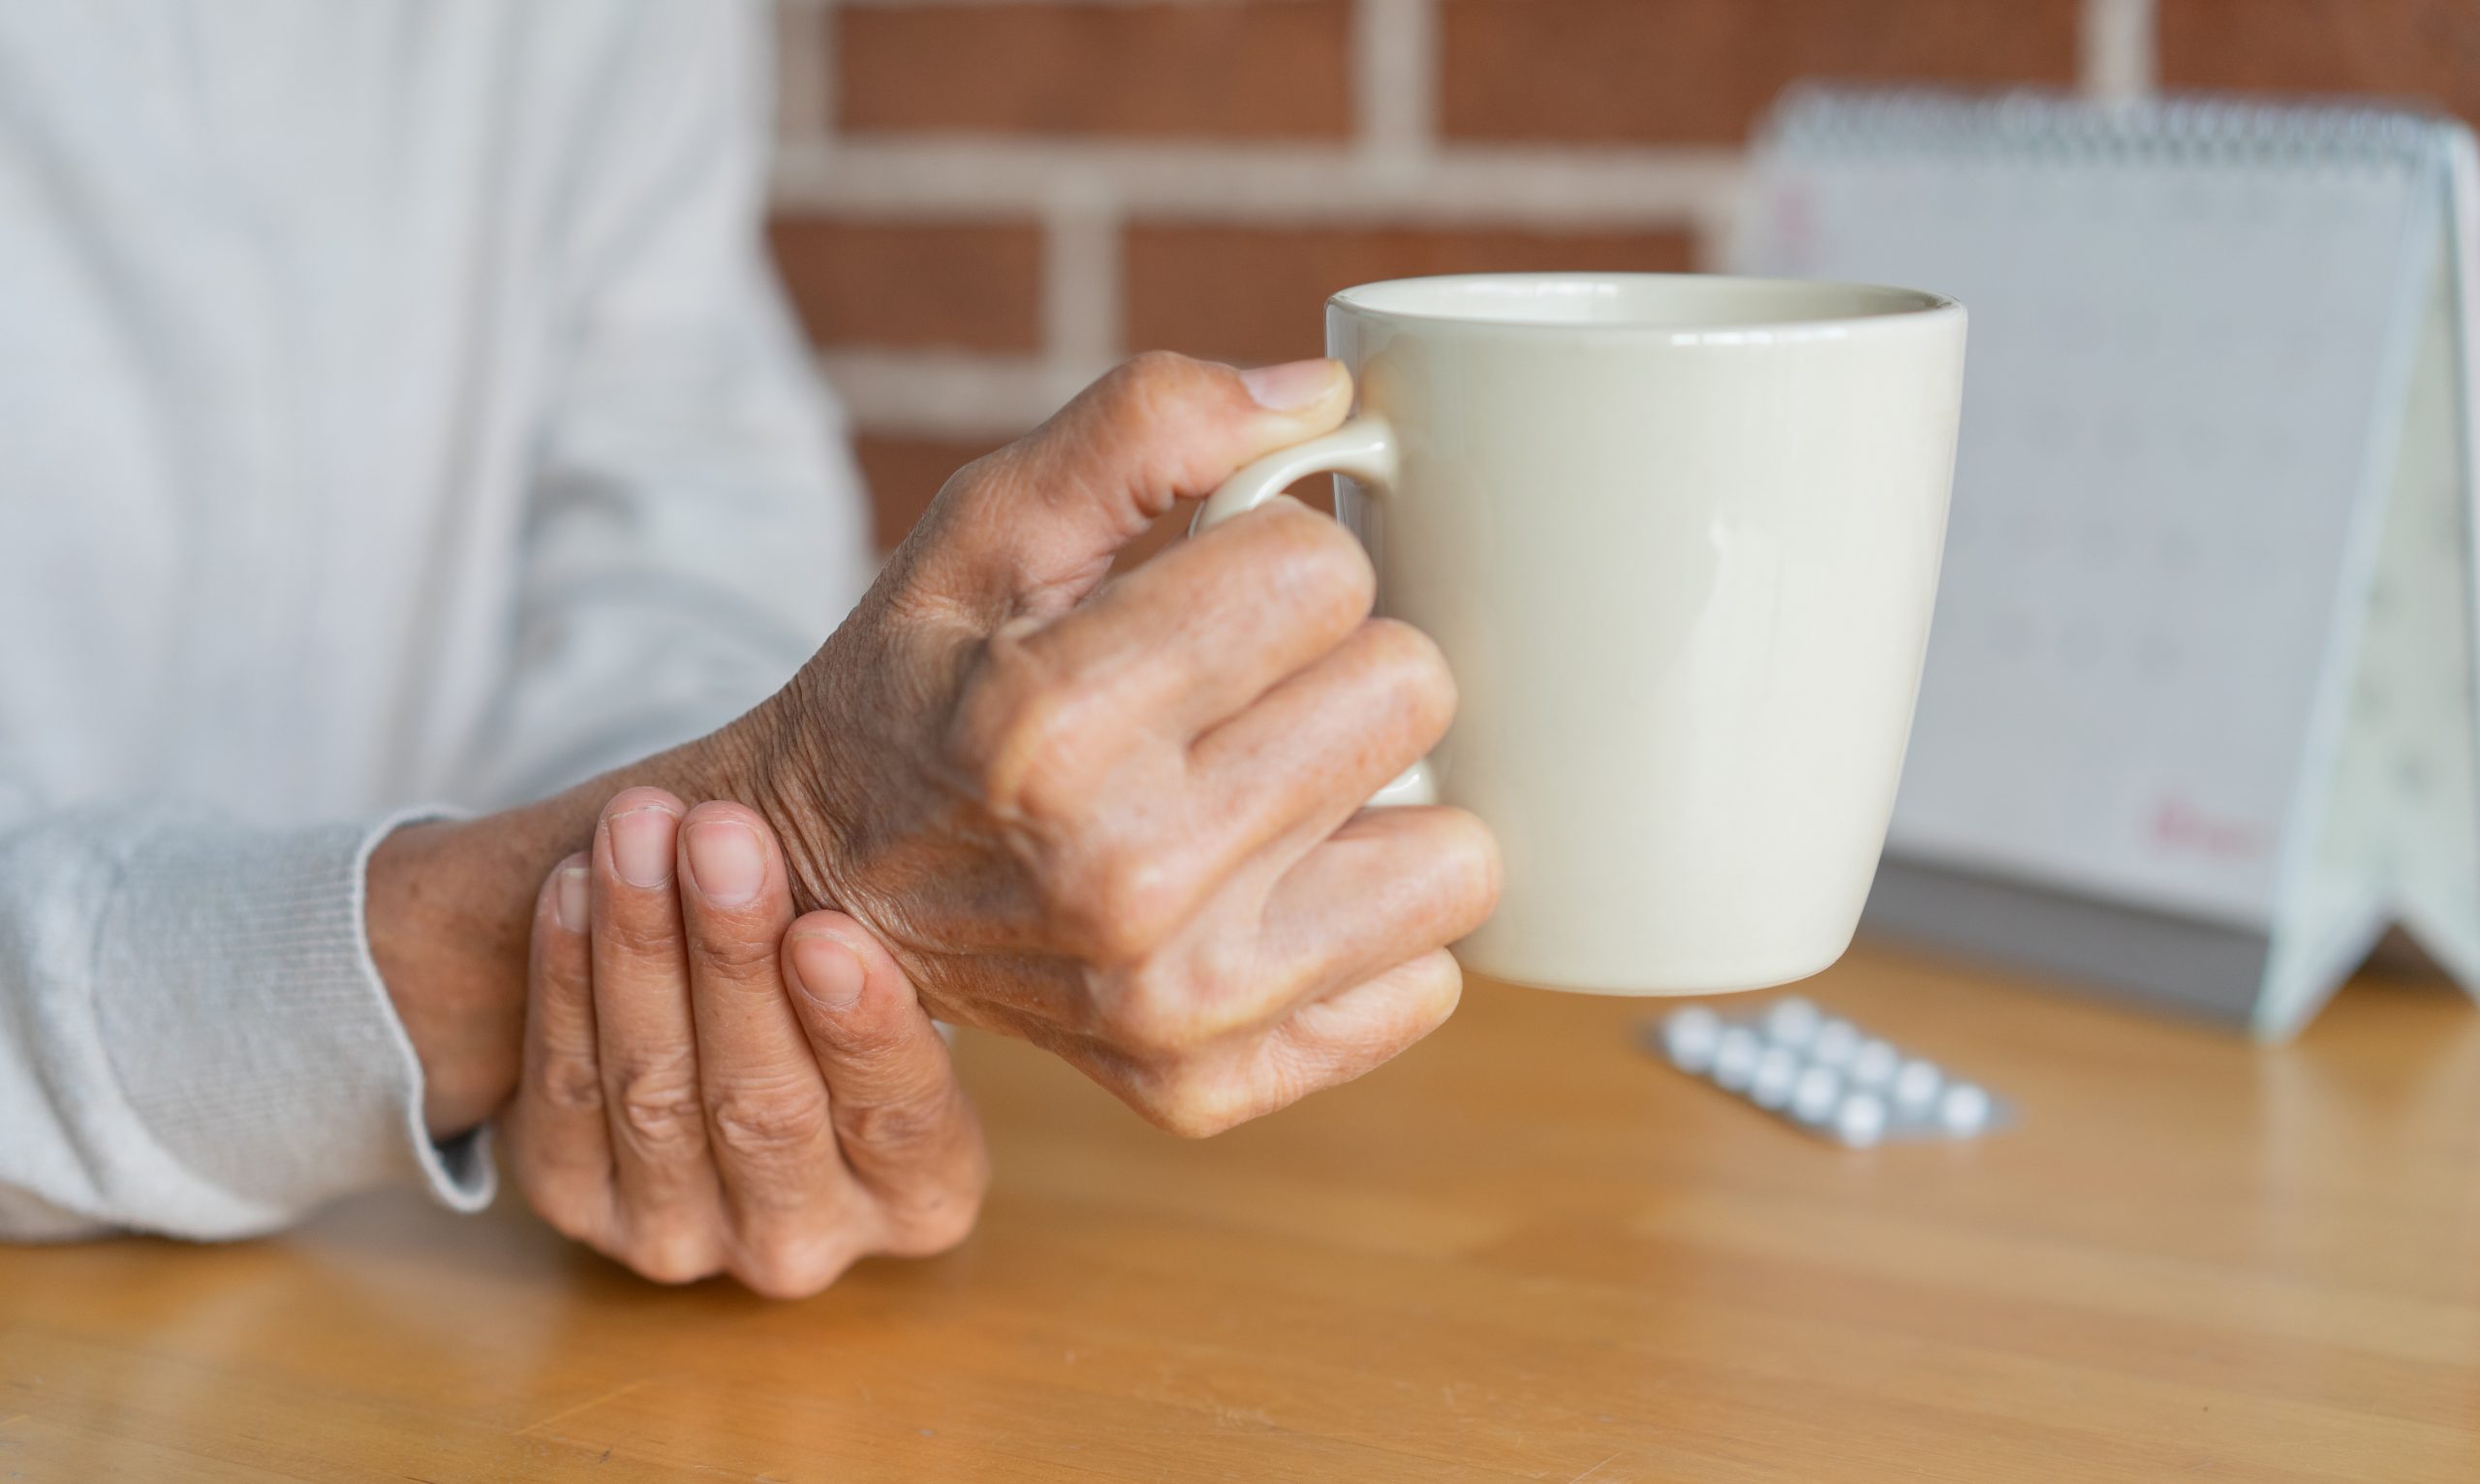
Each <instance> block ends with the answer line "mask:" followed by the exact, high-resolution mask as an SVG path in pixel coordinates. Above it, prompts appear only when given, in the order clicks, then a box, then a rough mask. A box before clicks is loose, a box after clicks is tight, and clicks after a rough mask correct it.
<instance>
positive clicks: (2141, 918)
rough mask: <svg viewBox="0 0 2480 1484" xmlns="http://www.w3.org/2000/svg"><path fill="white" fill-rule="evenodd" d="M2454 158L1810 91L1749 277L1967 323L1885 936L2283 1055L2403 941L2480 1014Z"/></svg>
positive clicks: (2177, 112)
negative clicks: (1951, 478) (2367, 961)
mask: <svg viewBox="0 0 2480 1484" xmlns="http://www.w3.org/2000/svg"><path fill="white" fill-rule="evenodd" d="M2476 179H2480V177H2476V176H2475V171H2474V169H2473V151H2472V143H2471V138H2470V136H2469V134H2468V133H2467V132H2465V130H2463V129H2462V128H2461V127H2459V126H2457V125H2455V124H2453V123H2451V122H2449V121H2445V120H2441V119H2435V118H2431V117H2426V116H2422V115H2417V114H2410V113H2403V112H2395V111H2388V110H2380V109H2373V108H2351V107H2340V106H2330V107H2329V106H2319V107H2275V106H2270V105H2267V104H2264V103H2262V102H2258V101H2251V100H2237V99H2175V100H2169V101H2163V102H2158V103H2151V104H2133V105H2125V104H2119V105H2103V104H2093V103H2087V102H2082V101H2078V100H2073V99H2066V98H2059V97H2052V96H2042V95H2009V96H2002V97H1997V98H1959V97H1951V96H1939V95H1924V94H1918V93H1860V92H1836V91H1822V90H1820V91H1807V92H1802V93H1799V94H1796V95H1794V96H1792V97H1791V98H1789V99H1788V100H1786V102H1785V103H1784V104H1783V106H1782V107H1781V108H1779V109H1778V110H1777V113H1776V115H1775V117H1774V119H1773V121H1772V123H1771V125H1770V127H1769V129H1768V131H1767V133H1766V136H1765V138H1764V140H1763V143H1762V145H1761V148H1760V150H1759V152H1758V155H1757V163H1756V166H1755V168H1754V170H1753V177H1752V180H1753V188H1752V199H1751V201H1750V203H1749V211H1748V213H1747V216H1746V218H1745V226H1744V230H1743V232H1742V236H1741V240H1740V242H1739V245H1738V248H1737V257H1738V259H1739V262H1740V264H1741V265H1742V266H1743V267H1744V268H1745V269H1747V270H1748V271H1752V272H1764V273H1778V274H1791V275H1797V276H1804V277H1821V278H1845V279H1860V280H1868V281H1877V282H1887V283H1898V284H1906V285H1911V286H1915V287H1920V288H1927V289H1934V290H1937V291H1938V292H1940V293H1945V294H1953V295H1954V296H1955V297H1957V298H1960V299H1962V300H1963V301H1964V303H1965V304H1966V305H1967V306H1968V307H1969V309H1970V311H1971V315H1972V327H1971V348H1970V353H1969V360H1970V364H1969V370H1968V372H1967V377H1966V390H1965V402H1964V423H1963V433H1962V444H1961V448H1960V452H1959V456H1958V463H1957V469H1956V476H1955V496H1954V509H1953V516H1952V521H1951V526H1950V531H1949V536H1948V543H1947V554H1946V566H1945V571H1944V573H1943V576H1942V579H1941V586H1940V591H1939V596H1938V616H1937V620H1936V624H1935V627H1934V629H1933V632H1932V635H1931V640H1930V654H1929V662H1928V668H1927V671H1926V673H1925V675H1924V677H1923V683H1922V691H1921V697H1920V706H1919V712H1918V721H1917V723H1916V726H1915V729H1914V732H1913V737H1912V743H1911V751H1910V755H1909V757H1908V760H1907V766H1906V770H1905V774H1904V783H1903V789H1902V793H1901V797H1900V799H1899V802H1898V804H1897V806H1896V817H1895V824H1894V830H1893V833H1892V837H1891V841H1890V844H1889V854H1888V860H1887V863H1886V866H1885V868H1884V869H1883V870H1882V871H1881V873H1880V875H1879V880H1878V886H1877V890H1876V894H1875V896H1874V897H1873V899H1872V902H1871V908H1870V916H1871V920H1872V921H1873V922H1874V923H1876V925H1877V926H1878V927H1879V928H1881V929H1886V930H1890V931H1894V932H1897V933H1904V934H1910V935H1914V936H1927V937H1931V938H1935V939H1938V940H1942V941H1945V942H1948V943H1956V944H1958V945H1961V946H1965V947H1968V948H1971V949H1976V950H1979V951H1982V952H1986V953H1994V954H1998V955H2001V956H2004V957H2007V958H2011V959H2014V960H2017V961H2020V962H2025V963H2029V964H2031V965H2034V966H2037V967H2040V968H2043V969H2046V970H2050V971H2053V972H2058V973H2062V974H2066V975H2068V976H2070V977H2074V978H2081V979H2087V980H2092V981H2097V982H2100V983H2104V984H2110V985H2116V986H2118V987H2120V988H2122V989H2124V990H2129V991H2133V992H2136V993H2138V994H2141V995H2145V996H2148V997H2152V998H2155V999H2159V1000H2163V1001H2167V1002H2171V1003H2175V1004H2178V1005H2185V1006H2187V1007H2190V1008H2195V1009H2200V1010H2204V1011H2207V1012H2209V1013H2215V1014H2218V1015H2222V1016H2225V1017H2228V1018H2232V1019H2236V1020H2242V1021H2245V1022H2246V1023H2247V1024H2248V1025H2249V1026H2250V1027H2251V1028H2252V1029H2253V1030H2254V1031H2255V1032H2256V1033H2257V1034H2259V1035H2261V1036H2284V1035H2287V1034H2289V1033H2290V1032H2291V1031H2292V1030H2294V1029H2296V1027H2297V1026H2299V1025H2300V1024H2301V1023H2302V1022H2303V1021H2305V1020H2306V1019H2307V1018H2308V1016H2310V1014H2312V1013H2313V1011H2314V1010H2315V1008H2316V1007H2317V1006H2318V1005H2321V1004H2322V1003H2323V1001H2324V998H2325V996H2326V995H2327V994H2329V993H2330V992H2331V991H2332V989H2333V987H2334V986H2335V985H2336V984H2337V983H2338V982H2339V981H2340V979H2341V977H2343V976H2344V975H2346V974H2348V972H2349V970H2350V969H2351V968H2352V967H2353V966H2354V965H2356V963H2357V962H2358V961H2359V959H2360V958H2361V957H2362V956H2364V955H2365V953H2366V952H2367V950H2368V948H2369V946H2370V945H2371V944H2372V943H2373V941H2374V940H2375V938H2376V937H2377V935H2378V934H2379V933H2381V932H2382V931H2383V929H2384V928H2385V926H2386V925H2387V924H2388V923H2390V922H2394V921H2401V922H2402V923H2403V925H2404V926H2406V927H2407V928H2408V929H2409V930H2410V931H2411V932H2412V933H2413V934H2414V935H2415V936H2416V937H2417V938H2418V939H2419V940H2420V941H2421V942H2422V943H2424V944H2425V945H2426V946H2427V948H2428V949H2429V950H2430V952H2431V953H2432V954H2433V955H2434V957H2435V958H2436V959H2437V960H2438V961H2439V962H2441V963H2442V964H2444V965H2445V966H2446V967H2447V969H2448V970H2449V971H2451V972H2452V973H2454V974H2456V975H2457V976H2458V977H2459V978H2460V979H2461V980H2462V981H2463V983H2464V984H2465V986H2466V987H2475V988H2476V992H2480V752H2475V749H2480V726H2476V725H2475V720H2474V704H2475V703H2474V687H2473V665H2474V655H2475V644H2474V639H2475V625H2474V610H2473V594H2474V583H2473V580H2472V572H2473V568H2474V544H2473V529H2474V527H2473V521H2472V508H2473V498H2474V488H2475V479H2474V463H2473V443H2474V430H2475V426H2480V415H2475V409H2480V402H2475V397H2474V389H2473V374H2472V369H2473V354H2474V348H2475V345H2480V334H2475V332H2474V325H2475V321H2474V314H2475V305H2474V303H2473V297H2474V295H2475V294H2480V259H2475V251H2474V241H2475V203H2480V188H2476V187H2475V180H2476Z"/></svg>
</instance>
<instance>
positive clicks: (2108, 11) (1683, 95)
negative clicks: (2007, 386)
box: [773, 0, 2480, 546]
mask: <svg viewBox="0 0 2480 1484" xmlns="http://www.w3.org/2000/svg"><path fill="white" fill-rule="evenodd" d="M779 41H780V56H781V67H782V84H781V96H780V110H779V111H780V133H781V153H780V157H779V163H778V170H777V180H776V220H775V225H774V232H773V236H774V245H775V250H776V253H777V256H778V258H779V260H780V262H781V263H782V266H783V269H784V273H785V276H786V278H787V280H788V282H789V283H790V285H791V291H792V294H793V296H794V298H795V300H796V302H797V305H798V308H799V310H800V313H801V316H802V319H803V321H804V323H805V325H807V327H808V330H809V333H810V335H811V337H812V339H813V340H814V341H815V343H816V344H817V346H818V348H819V352H820V355H821V357H822V365H823V366H824V368H825V370H826V373H827V375H828V376H829V378H830V379H831V380H832V382H833V383H834V385H835V386H836V387H837V388H838V390H839V391H840V392H841V393H842V395H843V397H844V398H845V400H846V402H847V404H848V406H849V408H850V409H851V412H852V414H853V420H854V425H855V431H856V434H857V441H858V447H859V449H860V454H861V459H862V464H863V466H864V468H865V470H866V472H867V474H868V476H869V480H870V485H871V490H872V493H873V497H874V499H875V501H876V506H877V510H876V519H877V526H878V532H879V537H880V541H881V543H882V545H883V546H884V545H891V544H892V543H893V542H894V541H896V539H897V538H899V537H900V536H902V534H903V533H904V532H905V530H906V529H907V528H909V527H910V526H911V524H912V522H913V520H914V518H915V515H917V514H918V513H919V511H920V510H921V508H922V507H923V506H924V505H926V504H927V503H928V502H929V499H930V497H931V495H932V494H934V493H935V492H936V491H937V489H938V487H939V485H940V483H941V482H942V481H943V480H944V479H946V475H947V474H948V473H949V472H950V471H952V470H953V469H954V468H955V467H956V466H958V465H959V464H961V463H963V462H965V461H966V460H968V459H971V458H973V457H976V456H977V455H979V454H981V453H983V452H985V451H987V450H988V449H990V448H993V447H995V446H997V445H998V444H1000V443H1002V442H1005V441H1006V440H1008V438H1011V437H1013V436H1014V435H1015V434H1017V433H1019V432H1021V431H1023V430H1024V429H1025V428H1026V427H1028V426H1030V425H1031V424H1033V423H1035V422H1037V421H1039V420H1040V418H1041V417H1044V416H1046V415H1047V414H1048V412H1049V411H1050V410H1051V409H1052V408H1053V407H1055V406H1056V405H1058V403H1059V402H1060V401H1062V400H1064V399H1065V398H1066V397H1067V395H1068V394H1069V393H1070V392H1071V391H1073V390H1074V389H1075V388H1076V387H1077V386H1081V385H1083V384H1084V383H1085V382H1086V381H1087V380H1089V379H1091V378H1092V377H1093V376H1094V375H1095V374H1097V373H1098V372H1099V371H1100V370H1101V369H1102V368H1103V367H1105V366H1107V365H1108V364H1110V363H1111V362H1112V361H1114V360H1116V359H1117V358H1119V357H1120V356H1124V355H1126V354H1128V353H1130V352H1132V351H1134V350H1140V349H1147V348H1155V347H1163V348H1168V349H1173V350H1179V351H1185V352H1189V353H1192V354H1194V355H1199V356H1215V357H1218V358H1222V359H1227V360H1235V361H1240V362H1254V361H1271V360H1280V359H1285V358H1288V357H1291V356H1309V355H1315V354H1317V353H1318V349H1319V347H1320V341H1321V335H1322V329H1321V319H1320V312H1319V305H1320V302H1321V301H1322V300H1323V298H1324V297H1325V295H1326V294H1329V293H1332V292H1333V291H1334V290H1336V289H1339V288H1343V287H1345V286H1347V285H1349V284H1354V283H1361V282H1366V281H1369V280H1373V279H1381V278H1392V277H1398V276H1402V275H1406V274H1415V273H1445V272H1462V271H1473V270H1484V269H1488V270H1506V269H1524V268H1553V267H1556V268H1577V269H1612V270H1617V269H1639V270H1662V269H1681V268H1694V267H1710V266H1718V265H1720V257H1721V253H1722V252H1723V250H1724V244H1725V243H1726V242H1727V240H1728V236H1729V232H1730V231H1731V229H1732V226H1733V214H1734V212H1735V210H1736V209H1737V207H1738V202H1739V200H1740V194H1741V193H1740V186H1741V180H1742V169H1743V160H1744V155H1743V151H1744V146H1745V143H1746V141H1747V139H1748V137H1749V133H1750V130H1751V128H1752V125H1753V124H1754V123H1755V122H1756V121H1757V120H1758V119H1759V118H1760V116H1761V115H1762V114H1763V113H1764V111H1765V109H1766V108H1767V106H1768V104H1769V103H1770V102H1771V101H1772V100H1773V99H1774V97H1775V95H1776V94H1777V93H1778V92H1779V91H1780V90H1781V89H1782V88H1783V86H1784V85H1785V84H1787V83H1789V82H1791V81H1793V80H1794V79H1798V78H1803V77H1831V78H1837V79H1845V80H1861V81H1884V82H1912V81H1917V82H1927V83H1933V84H1941V85H1951V86H1965V87H1977V86H2005V85H2010V84H2034V85H2042V86H2050V87H2061V88H2069V89H2074V90H2077V91H2080V92H2082V93H2085V94H2087V95H2091V96H2096V97H2138V96H2143V95H2147V94H2149V93H2152V92H2154V91H2155V90H2158V89H2172V88H2198V87H2211V88H2245V89H2263V90H2279V91H2293V92H2299V91H2305V92H2313V93H2358V94H2371V95H2377V96H2382V97H2389V98H2397V99H2403V100H2407V101H2419V102H2425V103H2427V104H2429V105H2430V106H2433V107H2442V108H2446V109H2448V110H2451V111H2454V112H2456V113H2459V114H2460V115H2461V116H2463V117H2464V118H2465V119H2466V120H2468V119H2472V118H2480V4H2474V3H2472V0H785V3H784V4H783V6H782V10H781V14H780V17H779Z"/></svg>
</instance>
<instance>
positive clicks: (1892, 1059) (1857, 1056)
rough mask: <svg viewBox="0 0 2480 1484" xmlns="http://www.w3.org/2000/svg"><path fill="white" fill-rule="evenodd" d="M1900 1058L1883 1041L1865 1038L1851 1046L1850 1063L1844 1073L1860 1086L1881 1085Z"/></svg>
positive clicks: (1893, 1049)
mask: <svg viewBox="0 0 2480 1484" xmlns="http://www.w3.org/2000/svg"><path fill="white" fill-rule="evenodd" d="M1902 1060H1903V1058H1902V1057H1901V1056H1900V1055H1898V1054H1897V1053H1896V1051H1895V1048H1894V1047H1892V1046H1889V1045H1887V1044H1886V1043H1885V1042H1884V1041H1881V1040H1876V1039H1871V1040H1865V1041H1862V1042H1861V1043H1860V1044H1859V1045H1857V1046H1855V1047H1853V1048H1852V1051H1851V1065H1850V1066H1849V1067H1845V1074H1846V1075H1847V1076H1849V1077H1850V1078H1851V1080H1852V1081H1854V1082H1856V1083H1858V1084H1859V1085H1860V1086H1862V1087H1882V1086H1883V1085H1885V1082H1886V1080H1887V1079H1888V1078H1890V1077H1892V1076H1893V1075H1894V1074H1895V1067H1896V1064H1898V1063H1900V1062H1901V1061H1902Z"/></svg>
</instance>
